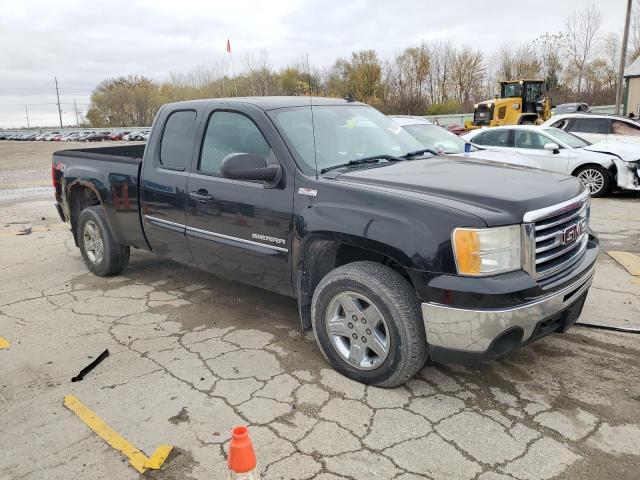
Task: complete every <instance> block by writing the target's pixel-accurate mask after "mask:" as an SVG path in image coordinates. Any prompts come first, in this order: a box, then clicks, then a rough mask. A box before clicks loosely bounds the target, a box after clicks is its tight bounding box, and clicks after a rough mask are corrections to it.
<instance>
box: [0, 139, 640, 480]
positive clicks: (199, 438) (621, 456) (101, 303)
mask: <svg viewBox="0 0 640 480" xmlns="http://www.w3.org/2000/svg"><path fill="white" fill-rule="evenodd" d="M58 148H60V146H59V145H49V144H46V143H44V144H43V143H26V144H25V143H14V144H9V142H0V181H1V182H2V183H1V184H0V198H7V197H3V195H4V194H5V193H6V191H17V193H15V192H14V194H15V195H16V197H15V198H14V199H13V200H8V201H6V202H4V204H3V205H2V206H0V281H2V284H3V288H2V289H0V336H1V337H4V338H5V339H7V340H8V341H9V342H10V343H11V346H10V347H9V348H7V349H4V350H0V411H1V412H2V414H1V415H0V451H2V453H3V455H0V479H2V480H5V479H7V480H8V479H15V478H26V479H41V478H46V479H54V478H61V479H68V478H93V479H102V478H104V479H107V478H109V479H111V478H118V479H128V478H131V479H134V478H139V475H138V473H137V472H136V471H135V470H133V468H131V466H130V465H129V464H128V462H127V461H126V459H124V457H122V456H121V455H120V454H119V453H118V452H117V451H115V450H113V449H112V448H110V447H109V446H107V445H106V444H105V443H104V442H103V441H102V440H100V439H99V438H98V437H97V436H96V435H95V434H94V433H93V432H91V431H90V430H89V429H87V427H86V426H85V425H84V424H83V423H82V422H81V421H80V420H79V419H78V417H76V416H74V415H73V414H72V413H70V412H69V411H68V410H67V409H65V408H64V407H63V405H62V401H63V398H64V396H65V395H67V394H73V395H75V396H76V397H77V398H78V399H80V401H82V402H83V403H84V404H85V405H87V406H88V407H89V408H90V409H92V410H93V411H94V412H95V413H96V414H97V415H99V416H100V417H102V418H103V419H104V420H105V421H106V422H108V423H109V424H110V425H111V426H112V427H113V428H114V429H115V430H116V431H118V433H120V434H121V435H123V436H124V437H125V438H126V439H127V440H129V441H130V442H131V443H132V444H133V445H135V446H136V447H138V448H140V449H141V450H142V451H143V452H145V453H147V454H151V453H152V452H153V451H154V450H155V449H156V448H157V447H158V446H159V445H160V444H163V443H166V444H170V445H173V446H175V448H174V451H173V452H172V454H171V455H170V456H169V458H168V460H167V461H166V462H165V464H164V465H163V466H162V468H161V469H160V470H158V471H148V472H147V473H145V474H144V475H143V477H144V478H155V479H170V478H171V479H174V478H180V479H199V478H202V479H205V478H206V479H210V478H225V475H226V466H225V448H226V442H227V441H228V436H229V434H228V432H229V429H230V428H231V427H232V426H233V425H237V424H248V425H250V432H251V434H252V438H253V441H254V445H255V447H256V453H257V457H258V462H259V466H260V470H261V472H262V475H263V478H265V479H303V478H317V479H321V480H330V479H342V478H347V479H361V478H362V479H372V478H379V479H392V478H393V479H401V480H411V479H417V478H431V479H443V480H444V479H447V480H448V479H479V480H508V479H522V480H528V479H531V480H534V479H549V478H560V479H578V478H579V479H637V478H638V471H640V343H639V342H638V337H637V336H634V335H630V334H623V333H614V332H605V331H599V330H591V329H587V328H584V327H578V326H576V327H574V328H572V329H571V330H570V331H569V332H568V333H566V334H554V335H551V336H549V337H546V338H545V339H543V340H541V341H540V342H537V343H535V344H533V345H531V346H529V347H527V348H524V349H522V350H521V351H518V352H516V353H514V354H512V355H510V356H509V357H507V358H505V359H504V360H502V361H499V362H494V363H491V364H488V365H483V366H476V367H465V366H459V365H437V364H428V365H427V366H426V367H425V368H424V369H423V370H422V371H421V372H420V374H419V375H418V376H417V377H416V378H414V379H413V380H411V381H410V382H409V383H407V385H406V386H403V387H400V388H396V389H393V390H385V389H379V388H374V387H365V386H363V385H361V384H358V383H354V382H351V381H349V380H347V379H345V378H343V377H341V376H340V375H338V374H336V373H335V372H334V371H333V370H331V369H330V368H329V367H328V365H327V364H326V362H325V361H324V359H323V358H322V355H321V354H320V353H319V351H318V349H317V348H316V346H315V342H314V340H313V338H312V335H310V334H309V333H307V332H301V331H300V330H299V328H298V327H299V321H298V315H297V308H296V304H295V301H294V300H292V299H290V298H287V297H283V296H280V295H276V294H272V293H269V292H266V291H263V290H259V289H255V288H251V287H247V286H244V285H240V284H237V283H234V282H229V281H226V280H222V279H219V278H216V277H214V276H211V275H207V274H204V273H202V272H198V271H194V270H190V269H187V268H185V267H182V266H180V265H177V264H175V263H173V262H171V261H168V260H163V259H160V258H157V257H155V256H153V255H152V254H149V253H146V252H139V251H135V252H134V253H133V254H132V259H131V264H130V266H129V267H128V269H127V270H126V271H125V272H124V274H123V275H121V276H116V277H112V278H99V277H95V276H93V275H91V274H90V273H88V272H87V270H86V268H85V267H84V265H83V263H82V260H81V258H80V254H79V251H78V249H77V248H76V247H75V245H74V244H73V239H72V236H71V234H70V233H69V231H68V228H67V226H66V225H65V224H61V223H60V220H59V218H57V214H56V213H55V210H54V208H53V205H52V201H51V199H47V200H45V201H37V198H35V199H34V197H33V196H30V193H29V191H28V190H25V189H27V188H31V187H30V186H29V185H31V184H30V183H29V182H33V181H39V180H40V179H42V180H43V181H44V180H47V181H48V177H49V171H48V168H49V161H50V159H49V157H50V153H51V152H52V151H53V150H56V149H58ZM9 179H11V181H10V182H9ZM9 183H11V186H9V187H7V185H8V184H9ZM44 194H45V193H44V192H43V195H44ZM12 198H13V197H12ZM18 200H19V201H18ZM638 205H640V196H638V195H628V194H625V195H616V196H614V197H611V198H606V199H596V200H594V202H593V222H592V223H593V225H594V228H595V229H596V230H597V231H598V232H600V236H601V239H602V243H603V253H602V254H601V256H600V259H599V266H598V271H597V274H596V278H595V280H594V285H593V287H592V289H591V292H590V294H589V298H588V301H587V304H586V306H585V310H584V313H583V316H582V320H584V321H588V322H592V323H605V324H617V325H625V326H636V327H640V300H639V299H640V281H639V278H638V277H632V276H630V275H629V274H628V273H627V272H626V271H625V270H623V269H622V268H621V267H620V266H619V265H618V264H617V263H616V262H614V261H613V260H612V259H611V258H610V257H609V256H608V255H607V254H606V253H605V252H604V251H606V250H624V251H630V252H635V253H640V245H639V244H638V239H639V238H640V211H639V209H638ZM28 227H31V230H30V231H31V233H30V234H28V235H19V233H20V232H24V231H25V229H28ZM26 231H29V230H26ZM105 348H108V349H109V351H110V352H111V355H110V356H109V357H108V358H107V359H106V360H105V361H104V362H103V363H101V364H100V365H99V366H98V367H97V368H96V369H95V370H94V371H93V372H91V373H90V374H89V375H88V376H87V377H86V378H85V379H84V380H83V381H82V382H77V383H71V381H70V379H71V377H72V376H74V375H76V374H77V373H78V371H79V370H80V369H81V368H82V367H84V366H85V365H86V364H87V363H88V362H90V361H91V358H95V356H96V355H98V354H99V353H100V352H102V351H103V350H104V349H105Z"/></svg>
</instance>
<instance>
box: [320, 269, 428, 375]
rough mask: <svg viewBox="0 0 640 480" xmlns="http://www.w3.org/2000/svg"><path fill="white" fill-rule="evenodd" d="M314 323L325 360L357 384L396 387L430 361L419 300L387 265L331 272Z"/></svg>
mask: <svg viewBox="0 0 640 480" xmlns="http://www.w3.org/2000/svg"><path fill="white" fill-rule="evenodd" d="M311 320H312V325H313V331H314V334H315V337H316V341H317V342H318V346H319V347H320V350H321V352H322V354H323V355H324V356H325V358H326V359H327V361H328V362H329V363H330V364H331V365H332V366H333V368H334V369H335V370H336V371H338V372H340V373H341V374H343V375H345V376H346V377H349V378H351V379H353V380H356V381H358V382H362V383H366V384H370V385H376V386H380V387H395V386H398V385H401V384H403V383H404V382H406V381H407V380H409V379H410V378H411V377H412V376H413V375H415V374H416V373H417V372H418V371H419V370H420V369H421V368H422V366H423V365H424V364H425V362H426V359H427V343H426V338H425V330H424V324H423V322H422V315H421V312H420V304H419V302H418V299H417V297H416V295H415V292H414V290H413V289H412V287H411V286H410V285H409V283H408V282H407V280H405V278H403V277H402V275H400V274H399V273H398V272H396V271H395V270H393V269H391V268H389V267H387V266H385V265H381V264H379V263H374V262H354V263H350V264H347V265H343V266H342V267H338V268H336V269H335V270H332V271H331V272H329V273H328V274H327V275H326V276H325V277H324V278H323V279H322V280H321V281H320V283H319V284H318V286H317V288H316V290H315V292H314V294H313V301H312V304H311Z"/></svg>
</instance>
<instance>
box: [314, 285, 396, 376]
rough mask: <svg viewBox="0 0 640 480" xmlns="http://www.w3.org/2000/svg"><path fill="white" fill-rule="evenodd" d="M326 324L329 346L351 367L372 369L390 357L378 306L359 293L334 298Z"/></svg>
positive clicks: (385, 332) (386, 327) (384, 322)
mask: <svg viewBox="0 0 640 480" xmlns="http://www.w3.org/2000/svg"><path fill="white" fill-rule="evenodd" d="M325 324H326V328H327V333H328V335H329V339H330V341H331V345H332V346H333V348H334V349H335V351H336V352H337V353H338V354H339V355H340V356H341V357H342V359H343V360H345V361H346V362H347V363H348V364H349V365H351V366H352V367H355V368H357V369H359V370H373V369H375V368H377V367H379V366H380V365H382V363H384V361H385V360H386V358H387V356H388V355H389V350H390V335H389V328H388V326H387V322H386V321H385V319H384V316H383V315H382V313H380V310H379V309H378V307H376V306H375V305H374V304H373V302H372V301H371V300H370V299H368V298H367V297H366V296H364V295H362V294H360V293H356V292H342V293H340V294H338V295H336V296H335V297H334V298H333V299H332V300H331V302H329V307H328V308H327V313H326V318H325Z"/></svg>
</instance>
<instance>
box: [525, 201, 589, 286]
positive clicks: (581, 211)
mask: <svg viewBox="0 0 640 480" xmlns="http://www.w3.org/2000/svg"><path fill="white" fill-rule="evenodd" d="M589 214H590V200H589V194H588V192H587V191H585V192H584V193H583V194H581V195H579V196H578V197H576V198H574V199H572V200H569V201H568V202H564V203H562V204H559V205H554V206H552V207H548V208H544V209H541V210H536V211H534V212H528V213H527V214H526V215H525V218H524V221H525V225H524V232H525V242H528V247H529V248H525V249H524V251H525V252H527V254H528V255H529V258H527V259H524V260H525V269H526V270H528V271H529V273H531V274H532V275H533V276H534V277H535V278H537V279H549V280H551V277H553V279H557V278H558V277H560V276H562V274H563V273H565V272H567V271H568V270H569V269H570V268H571V267H572V266H573V265H574V264H576V263H577V262H578V261H579V260H580V259H581V258H582V256H583V255H584V253H585V251H586V249H587V242H588V241H589V233H588V229H589ZM527 267H528V268H527Z"/></svg>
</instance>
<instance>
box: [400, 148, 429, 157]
mask: <svg viewBox="0 0 640 480" xmlns="http://www.w3.org/2000/svg"><path fill="white" fill-rule="evenodd" d="M425 153H430V154H431V155H433V156H435V157H437V156H438V155H439V153H438V152H436V151H435V150H433V149H431V148H423V149H420V150H414V151H413V152H409V153H405V154H404V155H400V157H401V158H411V157H417V156H418V155H423V154H425Z"/></svg>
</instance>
